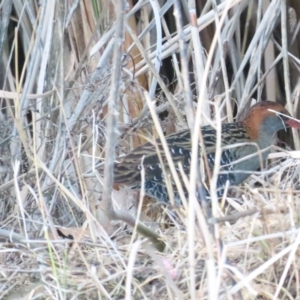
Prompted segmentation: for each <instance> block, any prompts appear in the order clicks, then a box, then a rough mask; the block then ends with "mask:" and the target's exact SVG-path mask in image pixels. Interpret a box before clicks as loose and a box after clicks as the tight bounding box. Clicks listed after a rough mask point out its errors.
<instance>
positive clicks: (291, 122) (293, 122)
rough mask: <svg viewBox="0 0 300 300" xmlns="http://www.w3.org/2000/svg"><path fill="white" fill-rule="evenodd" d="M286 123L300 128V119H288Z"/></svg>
mask: <svg viewBox="0 0 300 300" xmlns="http://www.w3.org/2000/svg"><path fill="white" fill-rule="evenodd" d="M285 124H286V125H288V126H289V127H292V128H296V129H300V121H298V120H294V119H288V120H287V121H285Z"/></svg>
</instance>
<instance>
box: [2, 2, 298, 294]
mask: <svg viewBox="0 0 300 300" xmlns="http://www.w3.org/2000/svg"><path fill="white" fill-rule="evenodd" d="M41 2H42V3H43V5H42V6H37V5H38V3H37V2H36V1H14V2H12V1H4V2H3V1H2V2H1V5H2V6H1V7H0V9H1V10H2V28H3V30H2V29H1V30H2V31H1V30H0V54H1V59H2V65H1V66H2V68H1V69H2V70H1V71H0V83H1V90H0V96H1V97H2V98H1V108H2V110H1V112H0V136H1V144H0V153H1V155H0V171H1V173H0V198H1V201H0V227H1V229H0V236H1V239H0V298H1V299H77V298H78V299H300V274H299V269H300V253H299V249H298V248H299V247H298V246H299V243H300V231H299V229H298V227H299V223H300V222H299V221H300V220H299V217H298V215H299V211H300V204H299V203H300V201H299V200H300V199H299V198H300V192H299V191H300V189H299V187H300V185H299V180H300V178H299V177H300V164H299V162H300V160H299V156H300V154H299V150H300V142H299V140H300V139H299V133H298V132H296V131H293V133H292V135H289V136H288V137H287V139H286V140H287V141H288V143H289V144H290V145H293V146H294V147H295V149H296V150H298V151H294V152H293V151H288V150H279V151H277V152H276V153H274V154H272V155H273V156H272V157H271V159H272V160H270V161H269V162H270V165H269V167H268V168H267V169H266V170H264V171H263V172H260V173H259V172H258V173H257V174H254V175H252V176H251V177H250V179H249V180H248V181H247V182H246V183H245V184H243V185H242V186H239V187H236V188H234V189H233V190H230V191H229V193H228V194H227V196H226V197H225V196H224V199H222V202H221V203H219V202H218V201H217V199H216V197H215V196H213V203H212V206H213V207H212V211H213V217H212V218H210V219H209V220H206V219H205V218H204V214H203V212H202V208H201V207H200V205H199V204H198V203H196V201H194V200H195V199H194V197H193V194H194V193H193V192H192V191H193V190H194V189H195V188H196V174H197V172H196V171H197V170H196V168H195V170H192V173H191V177H190V178H191V183H190V185H189V188H190V191H191V193H190V194H191V196H190V199H189V205H188V204H185V205H184V206H183V207H181V208H172V207H165V206H161V205H154V204H153V202H151V201H150V202H149V201H147V199H144V200H143V199H140V201H139V202H138V203H139V205H137V204H136V202H137V201H136V198H137V195H136V194H134V193H132V191H130V190H129V189H126V188H125V189H119V190H117V191H114V193H113V200H112V201H110V197H109V199H107V197H106V198H105V199H104V200H102V201H101V199H102V191H103V186H102V185H103V180H104V182H105V188H106V189H105V193H106V195H109V196H110V193H111V190H110V187H111V186H110V185H111V184H112V181H111V178H110V177H109V176H110V174H109V171H110V168H109V167H107V166H108V163H109V162H110V163H112V162H113V161H114V158H115V155H114V153H115V150H114V148H115V147H116V157H117V156H118V155H122V154H124V153H128V151H130V149H133V148H135V147H136V146H138V145H139V144H141V143H143V142H144V141H145V140H147V139H152V136H155V137H158V135H159V134H157V132H158V133H159V132H160V130H159V127H160V126H161V127H162V129H163V131H164V132H165V133H170V132H173V131H175V130H178V129H181V128H186V127H188V126H190V127H193V126H195V127H194V128H195V130H199V128H200V126H201V125H204V124H216V125H215V126H217V128H218V127H219V126H220V124H221V122H231V121H232V120H233V118H234V117H235V116H236V115H237V118H240V117H242V116H243V113H244V111H245V109H246V108H248V107H249V106H250V105H251V99H252V97H253V95H254V96H255V98H256V99H258V100H260V99H263V98H268V99H270V100H274V101H275V100H276V101H279V100H280V101H282V99H285V101H282V102H285V103H287V108H288V109H289V111H290V112H291V113H292V114H293V115H294V116H295V117H299V116H300V114H299V108H298V107H299V92H298V90H299V83H298V77H299V76H298V70H299V60H298V58H297V53H298V51H299V50H300V49H298V48H297V47H298V46H297V41H298V40H299V38H298V36H299V35H298V30H299V24H300V23H299V20H298V18H297V13H299V11H300V7H299V4H298V3H294V2H293V3H292V4H291V5H293V6H292V7H288V9H287V8H286V7H285V4H284V1H276V0H274V1H272V2H271V3H269V2H268V1H238V0H236V1H230V0H226V1H223V2H222V4H219V5H218V6H217V3H216V2H217V1H200V0H198V1H195V2H196V3H197V9H198V13H197V14H196V11H195V10H194V8H193V5H192V4H191V3H192V2H193V1H190V2H189V5H190V6H188V4H186V3H187V2H188V1H182V2H183V3H185V4H184V7H183V8H182V7H181V8H180V7H177V6H176V5H178V3H177V2H179V1H175V0H174V1H165V3H166V4H165V6H164V7H163V8H162V11H163V14H164V13H166V11H167V10H168V9H169V8H170V7H171V12H169V13H167V14H166V15H165V16H167V18H166V19H164V18H160V17H159V13H160V8H159V7H158V6H157V3H156V1H150V2H149V3H148V5H146V6H145V5H144V3H146V2H147V1H139V2H138V3H137V4H136V5H135V7H134V8H132V7H130V8H128V10H127V11H126V13H125V22H124V23H122V22H115V18H116V15H117V16H120V15H118V14H119V13H120V11H117V12H116V13H115V11H114V5H113V3H112V2H111V1H105V0H102V1H94V2H92V1H91V3H90V2H88V1H68V4H67V3H65V2H64V3H61V1H56V2H54V1H48V2H46V1H41ZM44 2H45V3H44ZM157 2H158V1H157ZM257 2H258V3H257ZM25 3H27V4H26V6H25V7H23V5H25ZM99 3H100V4H99ZM115 3H118V1H115ZM211 3H212V5H211ZM29 4H30V5H29ZM173 5H174V7H175V8H176V9H177V11H176V13H175V19H174V20H172V11H173ZM259 5H261V7H260V6H259ZM213 7H214V8H213ZM24 8H25V9H24ZM23 9H24V10H23ZM162 11H161V12H162ZM199 11H201V13H200V14H199ZM135 13H137V14H136V15H134V14H135ZM188 18H189V19H190V20H191V22H186V21H184V20H187V19H188ZM197 18H198V19H197ZM117 20H120V19H118V18H117ZM280 21H282V22H280ZM184 22H185V23H184ZM119 23H122V24H121V25H124V31H125V35H124V39H123V41H122V42H123V44H122V48H118V44H117V43H115V42H116V41H118V36H119V35H120V34H121V36H122V34H123V32H122V31H123V29H122V28H121V27H120V24H119ZM118 24H119V25H118ZM118 26H119V27H118ZM175 26H176V28H177V29H176V30H174V32H172V31H171V29H172V28H175ZM12 28H13V30H12ZM161 30H162V31H161ZM199 30H200V31H201V35H200V37H201V39H199V34H198V32H199ZM278 33H279V34H278ZM120 45H121V44H119V46H120ZM194 49H196V50H195V51H194ZM201 49H203V51H201ZM118 51H119V52H118ZM125 53H126V54H128V55H126V56H124V57H122V59H120V58H118V59H116V57H118V55H119V56H120V54H125ZM178 53H179V54H180V56H179V55H178ZM165 58H171V59H172V61H171V62H172V67H170V65H169V66H167V67H165V66H161V64H160V62H161V60H162V59H165ZM179 64H180V65H181V67H179ZM118 70H120V71H118ZM163 74H164V75H163ZM281 74H284V76H283V77H282V76H281ZM189 75H190V76H189ZM168 76H169V77H168ZM167 77H168V78H169V79H167ZM282 83H284V84H282ZM275 87H276V88H275ZM145 91H147V92H145ZM274 91H275V93H274ZM152 100H156V101H157V102H156V105H155V106H154V105H152V104H151V101H152ZM112 101H115V104H114V106H111V105H110V104H111V103H112ZM146 103H148V105H147V104H146ZM148 106H150V110H149V109H148ZM165 111H168V115H167V116H166V114H165V113H164V112H165ZM111 112H112V113H113V114H110V113H111ZM161 113H164V114H163V115H162V114H161ZM158 115H159V117H160V118H158V117H157V116H158ZM162 116H163V117H162ZM109 118H111V119H109ZM117 118H118V119H117ZM107 120H111V121H112V122H111V121H107ZM116 120H117V121H118V129H117V128H116V127H115V126H114V122H116ZM153 120H154V122H153ZM107 124H113V125H111V126H110V127H109V126H108V127H109V128H107ZM193 144H194V148H195V147H197V144H198V140H194V141H193ZM107 145H110V146H109V147H110V148H109V151H107V149H108V148H105V147H108V146H107ZM105 149H106V151H105ZM277 150H278V149H277ZM105 154H106V160H105V164H106V171H105V172H106V173H105V176H106V177H105V178H104V179H103V172H102V170H103V168H102V167H100V168H99V167H97V166H98V165H99V163H100V164H101V162H103V161H104V158H105ZM193 155H194V156H193V159H194V162H196V156H197V155H196V153H195V152H193ZM102 164H103V163H102ZM192 165H193V166H194V165H196V164H195V163H193V164H192ZM217 171H218V170H215V172H214V173H213V174H214V176H216V175H217ZM107 176H108V177H107ZM215 178H216V177H214V178H213V180H212V182H213V181H214V179H215ZM188 184H189V183H188ZM141 198H142V197H141ZM225 200H226V201H225ZM112 207H114V208H115V209H120V210H123V211H128V212H130V214H131V215H133V216H135V217H136V216H139V217H138V219H140V220H141V221H143V222H144V223H145V224H146V225H148V226H149V227H150V228H152V229H153V230H155V231H156V232H157V233H159V234H160V235H161V237H162V238H163V240H164V242H165V244H166V249H165V251H164V252H163V253H158V252H157V251H155V250H154V248H153V247H152V246H151V244H149V243H148V242H147V240H146V239H145V238H143V237H142V236H141V235H139V234H138V233H137V232H136V228H132V227H130V226H127V225H126V224H125V223H124V222H116V221H114V222H110V221H109V220H108V218H107V209H108V208H109V209H112ZM207 221H208V222H207ZM208 224H213V225H211V227H214V235H212V234H211V233H210V225H208ZM63 236H64V238H63Z"/></svg>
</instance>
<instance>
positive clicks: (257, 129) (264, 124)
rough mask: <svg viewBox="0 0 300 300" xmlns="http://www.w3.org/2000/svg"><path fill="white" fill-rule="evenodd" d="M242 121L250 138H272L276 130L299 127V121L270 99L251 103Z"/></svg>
mask: <svg viewBox="0 0 300 300" xmlns="http://www.w3.org/2000/svg"><path fill="white" fill-rule="evenodd" d="M242 123H243V124H244V126H245V127H246V129H247V132H248V134H249V135H250V137H251V139H252V140H257V139H259V138H262V137H266V138H268V137H270V138H273V137H274V136H275V135H276V133H277V132H278V131H280V130H282V129H286V128H289V127H292V128H296V129H300V121H297V120H295V119H292V118H291V115H290V113H289V112H288V111H287V110H286V109H285V108H284V107H283V106H282V105H281V104H279V103H275V102H272V101H262V102H259V103H257V104H255V105H253V106H252V107H251V108H250V110H249V112H248V114H247V116H246V117H245V119H244V120H243V121H242Z"/></svg>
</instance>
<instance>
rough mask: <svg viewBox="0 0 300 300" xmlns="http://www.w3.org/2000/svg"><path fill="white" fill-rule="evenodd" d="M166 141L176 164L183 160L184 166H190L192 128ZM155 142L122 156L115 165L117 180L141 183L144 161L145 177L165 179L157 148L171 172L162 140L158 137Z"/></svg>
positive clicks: (154, 179)
mask: <svg viewBox="0 0 300 300" xmlns="http://www.w3.org/2000/svg"><path fill="white" fill-rule="evenodd" d="M166 142H167V144H168V146H169V150H170V153H171V155H172V158H173V162H174V163H175V165H178V162H181V163H182V165H183V166H185V167H186V168H188V160H189V158H190V151H191V146H190V145H191V144H190V143H191V138H190V130H184V131H181V132H177V133H174V134H171V135H169V136H167V137H166ZM155 143H156V146H155V144H154V143H150V142H148V143H146V144H144V145H141V146H139V147H137V148H136V149H134V150H133V151H132V152H131V153H129V154H128V155H126V156H125V157H123V158H121V159H120V162H119V163H116V164H115V167H114V172H115V182H116V183H121V184H130V185H135V184H139V183H140V182H141V163H143V167H144V169H145V179H147V180H150V181H158V182H161V181H163V180H162V179H163V178H162V174H163V171H162V166H161V162H160V160H159V157H158V155H157V148H158V149H159V153H160V156H161V159H162V163H163V165H164V167H165V170H166V172H167V173H169V167H168V163H167V158H166V155H165V152H164V150H163V146H162V143H161V141H160V140H159V139H158V140H156V141H155Z"/></svg>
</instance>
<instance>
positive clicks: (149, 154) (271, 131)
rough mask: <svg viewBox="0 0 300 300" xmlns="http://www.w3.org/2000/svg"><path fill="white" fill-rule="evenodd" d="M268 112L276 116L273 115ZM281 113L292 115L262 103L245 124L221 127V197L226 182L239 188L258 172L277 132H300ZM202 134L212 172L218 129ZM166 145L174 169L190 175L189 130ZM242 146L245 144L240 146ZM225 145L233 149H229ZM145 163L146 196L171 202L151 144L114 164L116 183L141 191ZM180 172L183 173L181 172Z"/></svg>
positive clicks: (205, 129) (204, 129) (171, 137)
mask: <svg viewBox="0 0 300 300" xmlns="http://www.w3.org/2000/svg"><path fill="white" fill-rule="evenodd" d="M269 109H272V110H274V111H276V112H277V113H274V112H271V111H269ZM278 113H281V114H285V115H287V116H289V113H288V112H287V110H286V109H285V108H284V107H283V106H282V105H280V104H278V103H274V102H271V101H263V102H260V103H258V104H256V105H254V106H253V107H251V109H250V110H249V113H248V115H247V116H246V118H245V119H244V120H243V121H241V122H236V123H228V124H223V125H222V128H221V137H222V138H221V147H222V149H223V148H224V149H223V151H222V154H221V158H220V163H221V168H220V174H219V176H218V180H217V186H218V189H219V193H218V196H221V192H222V188H223V187H224V186H225V184H226V181H229V184H230V185H238V184H240V183H241V182H243V181H244V180H245V179H246V178H247V177H248V176H249V175H250V174H249V171H255V170H257V169H258V168H259V167H260V166H261V161H265V160H266V158H267V156H268V154H269V152H270V146H271V145H273V144H274V143H275V141H276V133H277V132H278V131H279V130H281V129H284V128H286V127H295V128H298V129H300V123H297V122H296V121H293V120H291V119H289V118H288V117H285V116H282V115H280V114H278ZM201 132H202V136H203V142H204V145H201V147H200V145H199V147H200V149H199V154H201V153H203V151H201V149H202V150H203V146H204V149H205V152H206V157H207V162H208V167H209V169H210V170H212V169H213V167H214V163H215V150H216V142H217V135H216V130H215V129H214V128H212V127H211V126H204V127H202V128H201ZM166 142H167V144H168V147H169V149H170V153H171V155H172V159H173V162H174V164H175V167H178V163H180V164H181V166H182V168H183V170H184V173H185V174H187V175H189V172H190V162H191V160H190V159H191V158H190V155H191V134H190V130H189V129H187V130H183V131H181V132H177V133H173V134H171V135H169V136H167V137H166ZM156 144H157V148H158V149H159V152H160V155H161V159H162V163H163V165H164V167H165V170H166V173H167V174H170V170H169V166H168V163H167V159H166V156H165V153H164V151H163V147H162V144H161V142H160V140H157V141H156ZM241 144H243V145H242V146H241ZM234 145H235V146H234ZM226 146H234V147H227V148H226ZM258 149H261V150H263V151H262V152H261V154H258ZM251 154H254V155H252V157H249V158H247V159H245V160H241V159H242V158H245V157H247V156H249V155H251ZM260 157H261V158H262V160H261V159H260ZM142 161H143V167H144V169H145V192H146V194H148V195H150V196H151V197H154V198H156V199H157V200H158V201H163V202H168V201H169V196H168V193H167V188H166V184H165V178H164V174H163V171H162V166H161V162H160V160H159V157H158V155H157V153H156V148H155V146H154V145H153V144H151V143H146V144H144V145H141V146H139V147H138V148H136V149H134V150H133V151H132V152H131V153H129V154H128V155H127V156H125V157H122V158H121V159H120V161H119V163H116V164H115V167H114V173H115V183H119V184H125V185H130V186H132V187H133V188H139V187H140V184H141V162H142ZM200 161H201V160H200ZM235 162H236V163H235ZM245 171H246V172H245ZM178 173H179V174H180V172H178ZM207 184H209V182H207ZM172 187H173V190H174V199H175V201H176V202H178V203H180V198H179V195H178V193H177V190H176V187H175V185H173V186H172ZM186 193H187V192H186ZM207 195H208V193H207Z"/></svg>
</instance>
